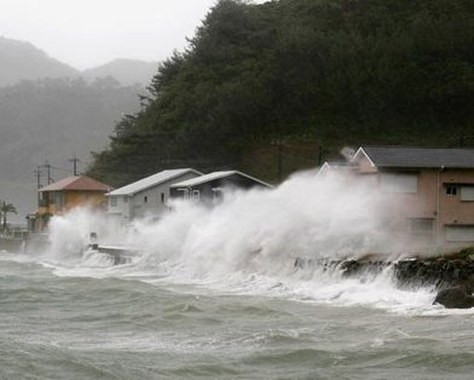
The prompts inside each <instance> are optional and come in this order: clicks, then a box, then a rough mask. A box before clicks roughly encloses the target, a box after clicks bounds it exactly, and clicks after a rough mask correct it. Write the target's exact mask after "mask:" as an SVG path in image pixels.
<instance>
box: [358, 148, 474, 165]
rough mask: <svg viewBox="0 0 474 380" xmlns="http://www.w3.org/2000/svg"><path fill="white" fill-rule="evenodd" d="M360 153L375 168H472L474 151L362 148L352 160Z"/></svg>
mask: <svg viewBox="0 0 474 380" xmlns="http://www.w3.org/2000/svg"><path fill="white" fill-rule="evenodd" d="M362 152H364V153H365V154H366V155H367V157H368V158H369V159H370V160H371V161H372V163H373V164H374V165H375V166H377V167H393V168H442V167H444V168H460V169H461V168H474V149H461V148H453V149H451V148H416V147H402V146H362V147H361V148H359V150H358V151H357V153H356V154H355V155H354V158H355V157H357V156H358V155H360V154H362ZM354 158H353V159H354Z"/></svg>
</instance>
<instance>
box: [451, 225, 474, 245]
mask: <svg viewBox="0 0 474 380" xmlns="http://www.w3.org/2000/svg"><path fill="white" fill-rule="evenodd" d="M445 232H446V240H447V241H453V242H470V243H471V242H474V226H472V225H463V226H452V225H451V226H446V227H445Z"/></svg>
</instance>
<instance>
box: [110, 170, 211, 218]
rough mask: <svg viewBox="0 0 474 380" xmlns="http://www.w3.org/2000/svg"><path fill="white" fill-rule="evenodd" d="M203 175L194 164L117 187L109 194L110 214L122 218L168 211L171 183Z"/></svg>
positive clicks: (156, 215)
mask: <svg viewBox="0 0 474 380" xmlns="http://www.w3.org/2000/svg"><path fill="white" fill-rule="evenodd" d="M201 175H202V173H200V172H199V171H197V170H194V169H191V168H184V169H171V170H163V171H161V172H158V173H156V174H153V175H151V176H149V177H146V178H143V179H141V180H139V181H136V182H133V183H130V184H128V185H125V186H123V187H120V188H118V189H115V190H114V191H111V192H109V193H108V194H106V195H107V197H108V199H109V202H108V203H109V205H108V214H109V215H110V216H113V217H116V218H119V219H120V220H121V221H122V222H127V221H130V220H132V219H135V218H144V217H147V216H150V217H160V216H161V215H162V214H163V213H164V212H166V211H168V205H167V202H168V199H169V196H170V186H171V185H172V184H174V183H176V182H180V181H184V180H188V179H191V178H195V177H199V176H201Z"/></svg>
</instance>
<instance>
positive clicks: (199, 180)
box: [171, 170, 272, 188]
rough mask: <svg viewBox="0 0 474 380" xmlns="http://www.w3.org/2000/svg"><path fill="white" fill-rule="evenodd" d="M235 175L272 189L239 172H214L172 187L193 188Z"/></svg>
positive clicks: (266, 184) (264, 183)
mask: <svg viewBox="0 0 474 380" xmlns="http://www.w3.org/2000/svg"><path fill="white" fill-rule="evenodd" d="M234 174H237V175H240V176H242V177H245V178H248V179H251V180H253V181H255V182H257V183H259V184H261V185H263V186H265V187H272V186H271V185H269V184H268V183H266V182H263V181H261V180H259V179H257V178H255V177H252V176H249V175H248V174H245V173H242V172H239V171H237V170H227V171H220V172H212V173H209V174H205V175H202V176H200V177H196V178H192V179H188V180H186V181H183V182H179V183H175V184H173V185H172V186H171V187H173V188H177V187H192V186H196V185H200V184H203V183H206V182H211V181H214V180H216V179H221V178H226V177H230V176H231V175H234Z"/></svg>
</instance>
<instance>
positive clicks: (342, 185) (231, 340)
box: [0, 172, 474, 380]
mask: <svg viewBox="0 0 474 380" xmlns="http://www.w3.org/2000/svg"><path fill="white" fill-rule="evenodd" d="M348 188H350V191H348ZM387 204H388V205H389V206H390V207H386V206H387ZM172 206H173V211H172V212H170V213H169V214H167V215H165V216H164V217H163V218H162V219H161V220H159V221H153V220H151V221H149V222H147V221H146V220H142V221H137V222H136V223H134V224H133V225H131V226H126V227H123V226H116V225H114V223H113V222H112V221H111V220H110V219H107V218H105V216H104V215H97V214H94V213H90V212H87V210H75V211H73V212H71V213H70V214H68V215H65V216H64V217H55V218H53V219H52V221H51V223H50V235H49V240H50V242H51V246H50V248H49V249H48V250H47V251H45V252H34V253H32V254H30V255H29V256H18V255H13V254H9V253H6V252H3V253H0V325H1V326H0V379H3V378H5V379H127V380H128V379H160V378H193V379H194V378H235V379H239V378H240V379H259V378H260V379H269V378H271V379H289V378H291V379H293V378H303V379H364V380H365V379H400V378H407V379H413V378H416V379H448V378H449V379H471V377H472V374H473V373H474V334H473V327H474V309H470V310H458V311H453V310H445V309H444V308H443V307H441V306H433V305H432V302H433V299H434V297H435V293H434V290H433V289H429V288H420V289H399V288H397V287H396V286H394V284H393V282H392V276H391V271H390V268H388V269H387V270H385V271H384V272H383V273H381V274H379V275H377V276H373V275H372V276H371V275H369V274H367V275H365V276H362V277H360V278H352V279H348V278H343V277H341V274H340V273H339V272H337V271H335V272H332V273H331V272H322V271H321V268H318V267H310V266H307V267H306V268H295V267H294V265H293V264H294V261H295V257H304V258H309V259H313V262H317V259H320V258H331V259H338V258H348V257H351V258H354V257H356V258H357V257H359V256H360V255H364V254H367V253H370V252H380V253H382V254H387V255H389V256H387V257H391V258H393V255H394V254H396V253H397V252H399V253H400V252H405V253H406V250H407V248H413V247H416V242H415V241H412V240H411V239H409V240H408V241H407V240H403V239H400V237H399V236H397V235H393V234H391V233H390V231H389V230H387V229H385V227H384V226H386V225H387V212H389V213H390V210H391V209H393V208H394V207H395V206H397V205H396V204H395V203H394V201H393V200H390V201H388V200H387V199H384V198H383V197H382V196H381V194H380V193H377V192H374V190H373V186H370V184H369V185H368V186H367V184H364V183H358V184H354V183H352V184H351V186H348V182H347V178H339V177H335V178H332V177H321V176H316V175H315V174H314V173H313V172H308V173H304V174H301V175H297V176H295V177H293V178H290V179H289V180H288V181H286V182H285V183H283V184H282V185H281V186H279V187H278V188H276V189H274V190H271V191H250V192H247V193H239V192H236V193H232V192H230V193H226V194H225V196H224V200H223V202H222V203H219V204H218V205H216V206H215V207H205V206H202V205H200V204H199V203H194V202H182V203H176V204H173V205H172ZM389 216H390V215H389ZM92 231H93V232H96V233H98V236H99V238H100V243H101V244H123V245H127V246H129V247H130V246H133V248H135V249H136V252H137V253H138V254H137V255H136V256H134V257H133V258H132V259H131V262H129V263H128V264H124V265H118V266H117V265H116V266H114V265H112V264H113V263H112V261H113V260H111V258H110V257H107V256H104V255H101V254H99V253H97V252H90V251H89V252H87V251H84V247H86V246H87V243H88V236H89V234H90V233H91V232H92ZM427 252H429V250H428V251H427Z"/></svg>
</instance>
